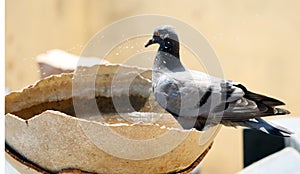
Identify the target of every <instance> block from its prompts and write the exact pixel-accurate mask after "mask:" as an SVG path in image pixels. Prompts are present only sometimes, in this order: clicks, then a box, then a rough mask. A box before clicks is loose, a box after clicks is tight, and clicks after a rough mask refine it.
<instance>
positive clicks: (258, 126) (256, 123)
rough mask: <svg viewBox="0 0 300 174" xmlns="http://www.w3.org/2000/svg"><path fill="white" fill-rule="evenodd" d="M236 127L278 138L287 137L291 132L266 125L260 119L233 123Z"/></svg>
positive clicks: (269, 124)
mask: <svg viewBox="0 0 300 174" xmlns="http://www.w3.org/2000/svg"><path fill="white" fill-rule="evenodd" d="M234 123H235V124H236V125H238V126H243V127H248V128H251V129H255V130H259V131H262V132H264V133H267V134H270V135H275V136H280V137H289V136H290V135H291V134H293V132H291V131H289V130H288V129H286V128H284V127H281V126H278V125H273V124H271V123H268V122H267V121H265V120H263V119H262V118H255V119H251V120H247V121H242V122H234Z"/></svg>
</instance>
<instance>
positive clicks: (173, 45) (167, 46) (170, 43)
mask: <svg viewBox="0 0 300 174" xmlns="http://www.w3.org/2000/svg"><path fill="white" fill-rule="evenodd" d="M177 40H178V39H177ZM177 40H176V39H174V40H172V39H169V38H167V39H164V40H163V41H161V42H160V43H159V45H160V46H159V48H158V51H162V52H165V53H169V54H171V55H172V56H174V58H177V59H180V56H179V42H178V41H177Z"/></svg>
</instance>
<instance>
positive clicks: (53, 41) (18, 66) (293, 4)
mask: <svg viewBox="0 0 300 174" xmlns="http://www.w3.org/2000/svg"><path fill="white" fill-rule="evenodd" d="M299 9H300V1H284V0H273V1H271V0H267V1H261V0H245V1H238V0H229V1H222V0H216V1H208V0H207V1H199V0H190V1H179V0H176V1H174V0H167V1H159V0H152V1H145V0H143V1H141V0H130V1H120V0H119V1H117V0H99V1H98V0H52V1H39V0H27V1H22V0H10V1H6V61H5V68H6V74H5V83H6V84H5V85H6V87H8V88H10V89H12V90H20V89H22V88H23V87H24V86H27V85H29V84H32V83H34V82H35V81H36V80H38V79H39V70H38V66H37V64H36V61H35V59H36V56H37V55H39V54H41V53H45V52H47V51H48V50H51V49H62V50H65V51H67V52H70V53H73V54H77V55H78V54H80V52H81V50H82V49H83V47H84V45H85V43H86V42H87V41H88V40H89V39H90V38H91V37H92V36H93V35H94V34H95V33H96V32H98V31H100V30H101V29H103V28H104V27H105V26H107V25H108V24H111V23H112V22H114V21H116V20H119V19H122V18H124V17H128V16H132V15H139V14H159V15H167V16H171V17H174V18H177V19H179V20H182V21H184V22H186V23H188V24H189V25H191V26H193V27H194V28H195V29H197V30H199V31H200V32H202V33H203V35H204V36H205V37H206V38H207V39H208V40H209V42H210V43H211V45H212V46H213V48H214V49H215V51H216V53H217V55H218V56H219V59H220V63H221V65H222V68H223V71H224V73H225V77H226V78H227V79H232V80H235V81H239V82H242V83H243V84H245V85H246V86H247V87H248V88H249V89H251V90H253V91H256V92H260V93H263V94H268V95H271V96H273V97H276V98H279V99H281V100H283V101H284V102H286V103H287V108H288V109H290V110H291V112H292V115H293V116H297V115H300V108H299V107H297V104H298V101H297V99H298V98H299V97H300V94H299V93H298V90H299V89H300V82H299V81H300V80H299V77H298V75H300V68H299V64H300V18H299V16H300V10H299ZM149 32H150V33H151V32H152V29H149ZM150 33H149V34H150ZM184 61H185V63H186V64H189V62H188V60H184ZM241 143H242V137H241V129H233V128H222V130H221V131H220V133H219V135H218V136H217V138H216V140H215V144H214V146H213V148H212V150H211V151H210V152H209V154H208V155H207V157H206V158H205V160H204V162H203V163H202V172H203V174H215V173H225V174H226V173H228V174H231V173H236V172H237V171H239V170H241V169H242V161H243V157H242V144H241Z"/></svg>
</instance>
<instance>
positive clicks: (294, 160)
mask: <svg viewBox="0 0 300 174" xmlns="http://www.w3.org/2000/svg"><path fill="white" fill-rule="evenodd" d="M253 173H255V174H266V173H272V174H283V173H288V174H300V154H299V152H298V151H297V150H295V149H294V148H292V147H287V148H285V149H283V150H281V151H279V152H276V153H274V154H272V155H269V156H267V157H265V158H263V159H261V160H259V161H257V162H255V163H253V164H251V165H250V166H248V167H246V168H245V169H243V170H242V171H240V172H238V174H253Z"/></svg>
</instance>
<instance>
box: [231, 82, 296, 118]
mask: <svg viewBox="0 0 300 174" xmlns="http://www.w3.org/2000/svg"><path fill="white" fill-rule="evenodd" d="M235 86H236V87H239V88H241V89H242V90H243V92H244V93H245V95H244V96H243V97H244V98H245V99H247V100H250V101H253V102H255V104H256V105H257V108H258V110H259V111H258V112H257V113H256V114H254V112H252V114H253V115H254V116H261V117H263V116H269V115H285V114H289V113H290V112H289V111H288V110H286V109H282V108H276V106H280V105H285V103H283V102H282V101H280V100H277V99H275V98H271V97H268V96H265V95H261V94H257V93H254V92H251V91H248V90H247V89H246V87H244V86H243V85H241V84H238V85H235Z"/></svg>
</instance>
